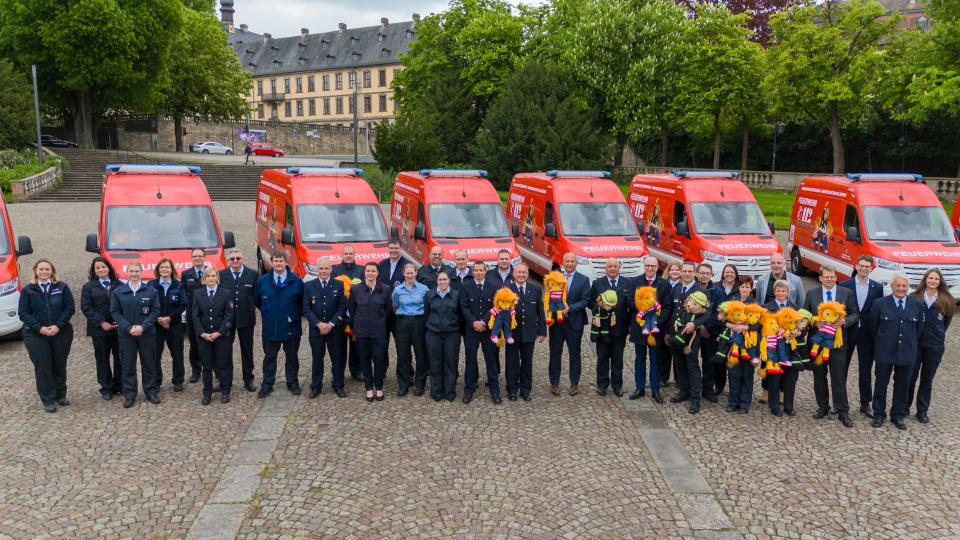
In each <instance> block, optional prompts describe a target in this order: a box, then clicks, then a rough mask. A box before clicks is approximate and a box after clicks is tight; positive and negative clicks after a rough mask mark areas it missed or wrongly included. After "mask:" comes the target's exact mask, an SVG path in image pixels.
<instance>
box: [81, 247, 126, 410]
mask: <svg viewBox="0 0 960 540" xmlns="http://www.w3.org/2000/svg"><path fill="white" fill-rule="evenodd" d="M88 277H89V280H88V281H87V282H86V283H84V284H83V288H82V289H80V311H81V312H82V313H83V316H84V317H86V318H87V335H88V336H90V339H91V341H93V356H94V358H96V364H97V382H98V383H99V384H100V395H101V396H103V399H113V396H115V395H118V394H120V390H121V389H122V388H123V364H122V363H121V362H120V343H119V342H118V341H117V323H115V322H113V317H112V316H111V315H110V295H111V294H112V292H113V290H114V289H115V288H117V287H119V286H120V284H121V283H120V281H119V280H117V274H116V272H115V271H114V270H113V266H112V265H111V264H110V261H108V260H106V259H104V258H103V257H95V258H94V259H93V262H91V263H90V272H89V273H88ZM111 356H112V357H113V364H112V366H111V363H110V357H111Z"/></svg>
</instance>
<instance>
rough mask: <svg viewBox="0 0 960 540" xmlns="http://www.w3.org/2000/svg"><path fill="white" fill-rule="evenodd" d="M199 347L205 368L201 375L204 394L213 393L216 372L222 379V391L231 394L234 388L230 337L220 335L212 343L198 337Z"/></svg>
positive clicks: (227, 394) (218, 378) (226, 394)
mask: <svg viewBox="0 0 960 540" xmlns="http://www.w3.org/2000/svg"><path fill="white" fill-rule="evenodd" d="M197 349H198V350H197V352H198V353H199V354H200V365H201V366H202V368H203V371H202V372H201V375H200V378H201V379H203V395H205V396H209V395H210V394H212V393H213V374H214V373H216V374H217V380H218V381H220V393H221V394H223V395H225V396H229V395H230V389H231V388H233V343H232V340H231V339H230V337H229V336H220V337H219V338H217V339H216V340H215V341H213V342H212V343H211V342H209V341H207V340H205V339H203V338H198V339H197Z"/></svg>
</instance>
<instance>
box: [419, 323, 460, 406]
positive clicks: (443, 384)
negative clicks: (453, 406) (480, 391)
mask: <svg viewBox="0 0 960 540" xmlns="http://www.w3.org/2000/svg"><path fill="white" fill-rule="evenodd" d="M427 354H428V355H429V357H430V397H432V398H434V399H441V398H447V399H449V400H451V401H452V400H453V399H454V398H455V397H456V396H457V375H458V371H459V367H460V332H431V331H429V330H428V331H427Z"/></svg>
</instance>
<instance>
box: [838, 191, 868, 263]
mask: <svg viewBox="0 0 960 540" xmlns="http://www.w3.org/2000/svg"><path fill="white" fill-rule="evenodd" d="M851 229H852V231H851ZM848 232H855V233H856V234H855V235H854V236H853V237H851V236H849V235H848V234H847V233H848ZM837 236H838V237H839V238H841V240H840V241H839V242H838V243H839V244H840V246H841V251H840V260H842V261H843V262H845V263H847V264H848V265H849V269H848V267H841V268H838V269H837V271H838V273H843V274H844V275H845V277H850V276H852V275H853V273H852V270H850V269H852V268H853V267H854V265H855V264H856V261H857V258H858V257H860V254H861V253H862V252H863V238H864V236H865V234H864V231H863V229H862V228H861V227H860V215H859V214H858V212H857V207H856V206H854V205H852V204H849V203H848V204H847V209H846V210H845V211H844V213H843V231H841V233H840V234H839V235H837ZM848 273H849V275H847V274H848Z"/></svg>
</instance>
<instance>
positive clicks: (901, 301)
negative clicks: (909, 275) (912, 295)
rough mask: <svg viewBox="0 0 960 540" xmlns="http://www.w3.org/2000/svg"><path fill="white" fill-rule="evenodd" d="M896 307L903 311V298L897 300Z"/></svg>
mask: <svg viewBox="0 0 960 540" xmlns="http://www.w3.org/2000/svg"><path fill="white" fill-rule="evenodd" d="M897 309H899V310H900V311H903V300H897Z"/></svg>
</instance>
